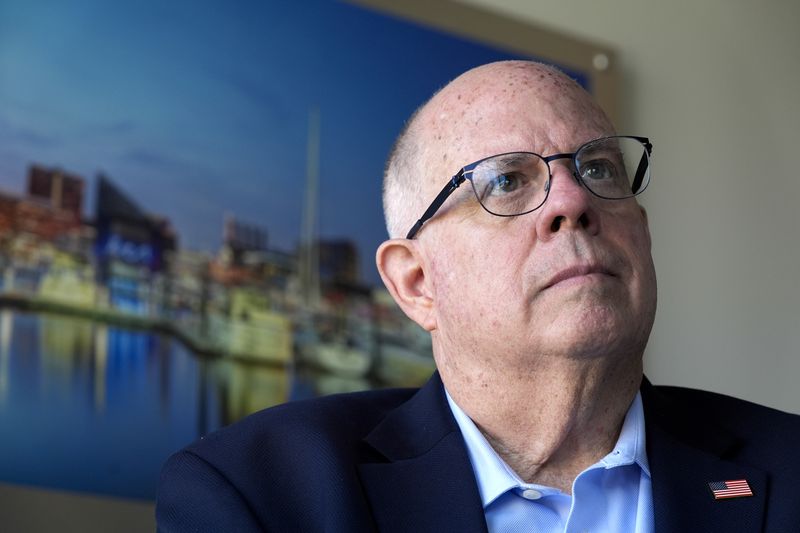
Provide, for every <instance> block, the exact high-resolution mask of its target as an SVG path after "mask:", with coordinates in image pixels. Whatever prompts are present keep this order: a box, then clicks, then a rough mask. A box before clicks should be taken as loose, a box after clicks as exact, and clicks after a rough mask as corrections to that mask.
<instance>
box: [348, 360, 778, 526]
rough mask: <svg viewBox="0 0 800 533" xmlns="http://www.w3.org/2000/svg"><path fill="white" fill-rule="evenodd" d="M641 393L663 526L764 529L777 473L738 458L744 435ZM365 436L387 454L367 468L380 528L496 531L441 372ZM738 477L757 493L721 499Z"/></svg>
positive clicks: (364, 477)
mask: <svg viewBox="0 0 800 533" xmlns="http://www.w3.org/2000/svg"><path fill="white" fill-rule="evenodd" d="M641 392H642V402H643V405H644V411H645V426H646V433H647V436H646V439H647V457H648V461H649V463H650V471H651V477H652V488H653V507H654V509H653V515H654V520H655V530H656V532H673V531H676V532H677V531H680V532H683V531H737V532H742V533H746V532H756V531H761V528H762V525H763V523H764V508H765V504H766V493H767V488H768V485H767V483H768V479H767V475H766V473H765V472H763V471H761V470H759V469H756V468H753V467H751V466H748V465H746V464H739V463H738V462H737V461H736V451H737V449H738V448H739V447H740V446H741V444H742V443H741V442H740V440H739V439H738V438H737V437H736V436H735V435H732V434H731V433H730V432H728V431H726V430H725V429H724V428H721V427H718V426H717V425H716V424H714V423H713V421H709V420H706V419H704V418H702V417H698V416H696V415H694V413H695V412H696V411H697V410H699V411H701V412H702V409H701V407H702V406H697V405H685V404H682V403H681V402H679V401H677V400H675V399H674V398H671V397H668V396H667V395H664V394H662V393H661V392H659V391H658V389H657V388H655V387H653V386H652V385H651V384H650V382H649V381H648V380H647V379H646V378H644V379H643V381H642V386H641ZM364 440H365V442H366V444H367V445H368V446H369V447H370V448H371V449H372V450H374V451H375V452H377V453H378V454H379V456H378V457H375V458H374V459H375V460H372V461H370V462H365V463H363V464H361V465H359V473H360V476H361V481H362V483H363V484H364V488H365V493H366V495H367V498H368V500H369V502H370V505H371V507H372V512H373V516H374V518H375V522H376V524H377V526H378V529H379V530H380V531H387V532H392V531H397V532H401V531H420V532H424V531H439V532H440V531H460V532H462V531H463V532H473V531H474V532H481V533H485V532H486V531H487V528H486V521H485V517H484V514H483V506H482V505H481V500H480V495H479V493H478V488H477V484H476V482H475V477H474V474H473V471H472V465H471V463H470V461H469V456H468V455H467V450H466V447H465V445H464V441H463V438H462V436H461V432H460V431H459V429H458V425H457V424H456V422H455V419H454V418H453V415H452V413H451V411H450V409H449V407H448V405H447V399H446V398H445V395H444V388H443V385H442V382H441V379H440V378H439V374H438V372H437V373H434V375H433V376H432V377H431V379H430V380H429V381H428V383H427V384H426V385H425V386H423V387H422V388H421V389H420V390H419V391H418V392H417V393H416V394H415V395H414V396H413V397H412V398H411V399H410V400H409V401H408V402H406V403H404V404H403V405H401V406H400V407H398V408H396V409H395V410H393V411H392V412H390V413H389V415H387V417H386V418H384V419H383V421H382V422H381V423H380V424H378V425H377V426H376V427H375V428H374V429H373V431H372V432H371V433H370V434H369V435H367V437H366V438H365V439H364ZM733 479H746V480H747V481H748V483H749V484H750V487H751V488H752V491H753V494H754V496H752V497H746V498H736V499H730V500H714V498H713V496H712V494H711V491H710V489H709V487H708V483H709V482H713V481H727V480H733Z"/></svg>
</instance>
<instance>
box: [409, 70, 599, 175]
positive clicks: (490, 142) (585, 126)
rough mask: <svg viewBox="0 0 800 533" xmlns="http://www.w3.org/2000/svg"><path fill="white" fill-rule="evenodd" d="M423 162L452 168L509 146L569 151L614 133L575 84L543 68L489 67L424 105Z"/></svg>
mask: <svg viewBox="0 0 800 533" xmlns="http://www.w3.org/2000/svg"><path fill="white" fill-rule="evenodd" d="M423 118H424V121H423V123H422V124H421V128H422V132H423V135H424V136H425V137H427V141H428V151H429V155H430V156H431V157H432V158H435V159H433V160H431V161H429V162H428V163H429V168H431V167H436V168H437V170H438V172H449V173H452V172H453V171H454V170H455V169H456V168H459V167H461V166H464V165H466V164H468V163H471V162H473V161H476V160H478V159H482V158H484V157H488V156H490V155H494V154H498V153H503V152H509V151H530V152H537V153H540V154H543V155H549V154H552V153H556V152H568V151H572V150H574V149H575V148H577V147H578V146H579V145H581V144H582V143H584V142H586V141H589V140H591V139H594V138H596V137H600V136H603V135H611V134H613V127H612V126H611V124H610V122H609V121H608V119H607V118H606V116H605V114H604V113H603V112H602V111H601V110H600V109H599V107H598V106H597V105H596V104H595V103H594V101H593V100H592V99H591V97H590V96H589V95H588V94H587V93H586V92H585V91H584V90H583V89H582V88H580V87H579V86H578V85H577V84H576V83H575V82H573V81H572V80H570V79H569V78H567V77H566V76H565V75H563V74H561V73H560V72H557V71H554V70H552V69H550V68H547V67H537V66H531V65H530V64H523V66H516V65H513V66H509V65H501V66H497V65H489V66H486V67H482V68H479V69H476V70H474V71H470V72H468V73H467V74H465V75H462V76H461V77H459V78H457V79H456V80H454V81H453V82H451V83H450V85H448V86H447V87H445V88H444V89H443V90H442V91H441V92H440V93H439V94H437V95H436V97H435V98H434V99H432V100H431V102H430V103H429V104H428V106H427V108H426V109H425V114H424V117H423Z"/></svg>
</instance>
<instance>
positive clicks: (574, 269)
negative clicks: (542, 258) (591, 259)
mask: <svg viewBox="0 0 800 533" xmlns="http://www.w3.org/2000/svg"><path fill="white" fill-rule="evenodd" d="M607 277H616V276H615V275H614V273H612V272H611V271H610V270H609V269H607V268H606V267H604V266H603V265H597V264H588V265H574V266H571V267H568V268H565V269H563V270H560V271H559V272H557V273H556V274H555V275H554V276H553V277H552V278H550V280H549V281H548V282H547V283H546V284H545V286H544V287H543V290H544V289H549V288H551V287H553V286H555V285H558V284H567V283H580V282H586V281H593V280H599V279H602V278H607Z"/></svg>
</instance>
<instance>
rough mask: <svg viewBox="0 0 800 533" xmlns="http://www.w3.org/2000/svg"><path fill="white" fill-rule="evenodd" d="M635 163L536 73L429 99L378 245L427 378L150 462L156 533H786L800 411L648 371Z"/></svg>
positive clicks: (641, 147)
mask: <svg viewBox="0 0 800 533" xmlns="http://www.w3.org/2000/svg"><path fill="white" fill-rule="evenodd" d="M651 150H652V146H651V144H650V141H649V140H647V139H646V138H642V137H629V136H617V135H616V134H615V132H614V129H613V127H612V125H611V123H610V122H609V120H608V119H607V118H606V116H605V115H604V114H603V112H602V111H601V110H600V109H599V108H598V107H597V105H596V104H595V103H594V102H593V101H592V100H591V98H590V97H589V95H588V94H586V93H585V92H584V91H583V90H582V89H581V88H580V87H579V86H578V85H577V84H575V83H574V82H573V81H572V80H570V79H568V78H567V77H566V76H564V75H563V74H561V73H560V72H558V71H557V70H555V69H553V68H551V67H548V66H545V65H541V64H537V63H531V62H523V61H517V62H502V63H494V64H489V65H485V66H482V67H479V68H476V69H473V70H471V71H469V72H467V73H465V74H463V75H462V76H460V77H459V78H457V79H456V80H454V81H453V82H451V83H450V84H449V85H447V86H446V87H445V88H444V89H442V90H441V91H440V92H439V93H438V94H436V95H435V96H434V97H433V98H432V99H431V100H430V101H429V102H428V103H427V104H425V105H424V106H423V107H422V108H421V109H420V110H419V111H418V112H417V113H416V114H415V115H414V117H413V118H412V119H411V120H410V121H409V124H408V125H407V127H406V129H405V131H404V132H403V133H402V134H401V136H400V138H399V139H398V141H397V143H396V146H395V149H394V151H393V153H392V155H391V157H390V160H389V163H388V165H387V170H386V176H385V188H384V207H385V213H386V219H387V225H388V228H389V232H390V235H391V237H392V238H391V239H390V240H388V241H386V242H384V243H383V244H382V245H381V246H380V248H379V249H378V252H377V264H378V268H379V270H380V273H381V276H382V278H383V280H384V283H385V284H386V286H387V288H388V289H389V291H390V292H391V294H392V296H393V297H394V298H395V300H396V301H397V303H398V304H399V305H400V307H401V308H402V309H403V311H404V312H405V313H406V314H407V315H408V316H409V317H411V319H413V320H414V321H415V322H417V323H418V324H420V325H421V326H422V327H423V328H425V329H426V330H428V331H429V332H430V334H431V338H432V341H433V351H434V357H435V359H436V365H437V368H438V372H437V373H436V374H435V375H434V376H433V377H432V378H431V380H430V381H429V382H428V383H427V384H426V385H425V386H424V387H422V388H421V389H419V390H418V391H417V390H391V391H373V392H364V393H356V394H350V395H340V396H333V397H328V398H322V399H318V400H314V401H309V402H298V403H294V404H287V405H284V406H280V407H277V408H273V409H269V410H266V411H263V412H261V413H259V414H256V415H254V416H251V417H249V418H247V419H245V420H244V421H242V422H239V423H237V424H235V425H233V426H231V427H229V428H227V429H224V430H222V431H219V432H217V433H214V434H212V435H209V436H208V437H206V438H205V439H203V440H201V441H199V442H198V443H195V444H194V445H192V446H190V447H189V448H187V449H186V450H184V451H182V452H179V453H178V454H176V455H175V456H173V457H172V458H171V459H170V461H169V462H168V463H167V465H166V466H165V467H164V471H163V474H162V482H161V486H160V489H159V501H158V508H157V519H158V524H159V527H160V528H161V529H162V530H163V531H196V530H201V531H258V530H268V531H342V532H356V531H375V530H378V531H409V532H410V531H413V532H420V531H437V532H441V531H458V532H467V531H487V530H488V531H607V532H612V531H614V532H616V531H637V532H649V531H681V532H684V531H738V532H741V531H762V530H766V531H797V530H800V506H798V505H797V504H796V503H797V501H799V500H798V492H797V490H796V486H797V480H798V479H800V466H799V461H798V459H797V457H796V455H795V451H796V449H797V448H798V446H800V417H797V416H795V415H789V414H786V413H781V412H778V411H775V410H771V409H768V408H765V407H759V406H756V405H753V404H750V403H747V402H743V401H740V400H735V399H733V398H729V397H725V396H721V395H717V394H711V393H706V392H701V391H692V390H688V389H679V388H669V387H654V386H652V385H650V384H649V383H648V382H647V381H646V380H644V379H643V376H642V354H643V351H644V348H645V344H646V342H647V338H648V335H649V333H650V328H651V326H652V324H653V318H654V315H655V309H656V279H655V271H654V268H653V262H652V259H651V255H650V235H649V232H648V227H647V215H646V213H645V211H644V209H642V207H640V206H639V204H638V203H637V201H636V199H635V198H634V196H636V195H637V194H638V193H639V192H641V191H643V190H644V189H645V188H646V186H647V184H648V182H649V177H650V169H649V162H650V154H651ZM459 169H460V170H459ZM454 171H457V172H456V173H455V175H453V172H454ZM451 176H452V177H451ZM443 186H444V187H443Z"/></svg>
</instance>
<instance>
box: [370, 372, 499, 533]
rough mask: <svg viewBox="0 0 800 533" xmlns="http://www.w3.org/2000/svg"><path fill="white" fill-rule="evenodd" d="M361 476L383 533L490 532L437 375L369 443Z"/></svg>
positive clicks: (470, 469)
mask: <svg viewBox="0 0 800 533" xmlns="http://www.w3.org/2000/svg"><path fill="white" fill-rule="evenodd" d="M365 441H366V443H367V444H368V445H369V446H370V447H371V448H372V449H373V450H375V451H376V452H378V454H379V455H378V456H376V457H375V460H374V461H370V462H365V463H363V464H361V465H359V474H360V476H361V481H362V483H363V484H364V488H365V492H366V495H367V498H368V500H369V502H370V505H371V507H372V513H373V516H374V517H375V521H376V523H377V526H378V529H379V530H380V531H386V532H392V531H397V532H400V531H403V532H405V531H418V532H425V531H431V532H434V531H435V532H437V533H440V532H442V531H459V532H473V531H474V532H486V531H487V529H486V520H485V518H484V514H483V506H482V505H481V500H480V495H479V494H478V488H477V484H476V481H475V476H474V474H473V471H472V465H471V463H470V460H469V456H468V455H467V451H466V447H465V445H464V440H463V438H462V436H461V432H460V431H459V429H458V425H457V424H456V422H455V420H454V419H453V415H452V413H451V411H450V408H449V407H448V405H447V399H446V398H445V396H444V389H443V386H442V382H441V380H440V378H439V375H438V373H435V374H434V375H433V377H432V378H431V379H430V380H429V381H428V383H427V384H426V385H425V386H424V387H423V388H422V389H420V391H419V392H418V393H417V394H415V395H414V396H413V397H412V398H411V399H410V400H409V401H408V402H406V403H405V404H403V405H401V406H400V407H398V408H397V409H395V410H394V411H392V412H391V413H390V414H389V415H388V416H387V417H386V418H385V419H384V420H383V421H382V422H381V423H380V424H379V425H378V426H376V427H375V429H374V430H373V431H372V432H371V433H370V434H369V435H368V436H367V437H366V439H365Z"/></svg>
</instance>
